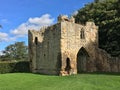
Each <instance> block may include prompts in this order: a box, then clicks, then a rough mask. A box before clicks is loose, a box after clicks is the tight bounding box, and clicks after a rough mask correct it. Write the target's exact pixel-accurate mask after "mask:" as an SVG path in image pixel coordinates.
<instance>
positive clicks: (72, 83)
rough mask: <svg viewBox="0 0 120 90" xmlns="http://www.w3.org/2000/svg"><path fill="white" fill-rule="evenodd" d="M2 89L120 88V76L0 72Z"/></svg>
mask: <svg viewBox="0 0 120 90" xmlns="http://www.w3.org/2000/svg"><path fill="white" fill-rule="evenodd" d="M0 90H120V76H117V75H102V74H100V75H99V74H79V75H72V76H64V77H61V76H48V75H39V74H30V73H12V74H0Z"/></svg>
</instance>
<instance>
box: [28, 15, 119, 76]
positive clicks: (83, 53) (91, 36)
mask: <svg viewBox="0 0 120 90" xmlns="http://www.w3.org/2000/svg"><path fill="white" fill-rule="evenodd" d="M28 38H29V60H30V64H31V71H32V72H33V73H41V74H50V75H62V76H63V75H70V74H77V73H81V72H96V71H98V72H120V60H119V58H117V57H111V56H110V55H109V54H107V52H106V51H104V50H102V49H100V48H98V45H99V43H98V27H97V26H96V25H95V24H94V22H86V25H81V24H76V23H75V19H74V18H73V17H71V18H70V19H69V18H68V17H67V16H59V17H58V23H56V24H54V25H52V26H49V27H44V28H41V30H39V31H36V30H29V32H28Z"/></svg>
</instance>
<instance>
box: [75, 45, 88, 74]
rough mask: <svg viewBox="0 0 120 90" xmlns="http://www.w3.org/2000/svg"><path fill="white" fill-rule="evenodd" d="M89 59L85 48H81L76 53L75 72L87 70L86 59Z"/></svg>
mask: <svg viewBox="0 0 120 90" xmlns="http://www.w3.org/2000/svg"><path fill="white" fill-rule="evenodd" d="M88 60H89V54H88V52H87V51H86V50H85V48H83V47H82V48H81V49H80V50H79V51H78V53H77V73H81V72H86V71H87V68H86V66H87V61H88Z"/></svg>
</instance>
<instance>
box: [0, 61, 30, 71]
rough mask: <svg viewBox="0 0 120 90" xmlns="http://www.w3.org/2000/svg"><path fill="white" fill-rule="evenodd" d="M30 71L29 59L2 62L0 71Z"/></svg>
mask: <svg viewBox="0 0 120 90" xmlns="http://www.w3.org/2000/svg"><path fill="white" fill-rule="evenodd" d="M14 72H30V68H29V61H19V62H0V73H14Z"/></svg>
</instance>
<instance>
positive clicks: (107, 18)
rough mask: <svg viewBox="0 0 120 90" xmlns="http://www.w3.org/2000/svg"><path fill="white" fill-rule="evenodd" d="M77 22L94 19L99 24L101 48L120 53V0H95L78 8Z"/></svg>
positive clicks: (112, 52)
mask: <svg viewBox="0 0 120 90" xmlns="http://www.w3.org/2000/svg"><path fill="white" fill-rule="evenodd" d="M75 19H76V23H81V24H85V22H87V21H94V22H95V24H96V25H98V26H99V44H100V46H99V47H100V48H102V49H105V50H106V51H107V52H108V53H110V54H111V55H112V56H118V55H120V0H95V1H94V2H93V3H89V4H87V5H85V7H83V8H82V9H80V10H78V14H77V15H76V16H75Z"/></svg>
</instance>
